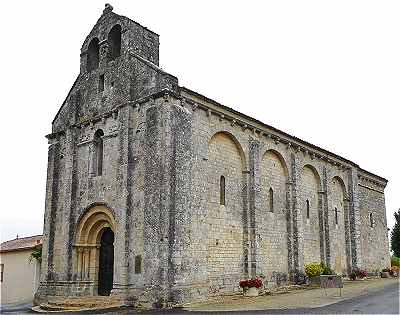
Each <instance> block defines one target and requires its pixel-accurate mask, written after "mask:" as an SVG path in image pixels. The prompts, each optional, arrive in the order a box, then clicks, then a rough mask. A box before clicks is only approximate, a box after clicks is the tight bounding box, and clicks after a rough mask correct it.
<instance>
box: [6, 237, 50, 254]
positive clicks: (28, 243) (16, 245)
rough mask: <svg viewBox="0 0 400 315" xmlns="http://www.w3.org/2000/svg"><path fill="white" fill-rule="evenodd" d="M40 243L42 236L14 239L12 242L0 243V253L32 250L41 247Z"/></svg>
mask: <svg viewBox="0 0 400 315" xmlns="http://www.w3.org/2000/svg"><path fill="white" fill-rule="evenodd" d="M42 243H43V235H34V236H28V237H21V238H16V239H14V240H10V241H6V242H3V243H1V245H0V253H5V252H14V251H20V250H28V249H34V248H36V247H38V246H42Z"/></svg>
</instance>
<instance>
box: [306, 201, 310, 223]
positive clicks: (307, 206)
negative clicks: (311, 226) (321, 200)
mask: <svg viewBox="0 0 400 315" xmlns="http://www.w3.org/2000/svg"><path fill="white" fill-rule="evenodd" d="M306 213H307V219H309V218H310V201H309V200H308V199H307V201H306Z"/></svg>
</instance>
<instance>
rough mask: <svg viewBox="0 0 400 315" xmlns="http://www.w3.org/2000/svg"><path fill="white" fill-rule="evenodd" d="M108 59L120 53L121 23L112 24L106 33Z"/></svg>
mask: <svg viewBox="0 0 400 315" xmlns="http://www.w3.org/2000/svg"><path fill="white" fill-rule="evenodd" d="M108 47H109V49H108V61H111V60H114V59H116V58H118V57H119V56H120V55H121V25H119V24H117V25H114V26H113V28H112V29H111V30H110V32H109V33H108Z"/></svg>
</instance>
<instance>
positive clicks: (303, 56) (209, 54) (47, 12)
mask: <svg viewBox="0 0 400 315" xmlns="http://www.w3.org/2000/svg"><path fill="white" fill-rule="evenodd" d="M111 4H112V5H113V6H114V12H116V13H118V14H122V15H125V16H128V17H130V18H131V19H133V20H135V21H137V22H139V23H140V24H142V25H144V26H146V27H148V28H150V29H151V30H153V31H154V32H156V33H158V34H160V36H161V37H160V65H161V67H162V68H163V69H164V70H166V71H167V72H170V73H171V74H173V75H176V76H177V77H178V78H179V82H180V85H181V86H186V87H188V88H190V89H193V90H195V91H198V92H199V93H201V94H203V95H205V96H207V97H210V98H212V99H214V100H216V101H218V102H220V103H222V104H224V105H226V106H229V107H232V108H233V109H235V110H237V111H240V112H243V113H245V114H247V115H249V116H252V117H254V118H256V119H258V120H261V121H263V122H265V123H267V124H269V125H272V126H274V127H276V128H279V129H281V130H283V131H285V132H287V133H289V134H292V135H295V136H297V137H299V138H302V139H304V140H306V141H308V142H311V143H313V144H315V145H318V146H320V147H322V148H324V149H327V150H329V151H332V152H334V153H336V154H338V155H341V156H343V157H345V158H347V159H350V160H352V161H354V162H356V163H358V164H359V165H360V166H361V167H362V168H364V169H366V170H368V171H371V172H373V173H376V174H378V175H380V176H383V177H385V178H387V179H388V180H389V184H388V186H387V188H386V207H387V217H388V225H389V227H392V225H393V222H394V218H393V212H394V211H395V210H397V209H398V208H399V207H400V167H399V163H400V156H399V153H400V149H399V145H400V128H399V123H398V122H399V109H398V108H399V106H400V102H399V101H400V93H399V92H400V89H399V87H400V40H399V35H400V18H399V16H400V1H365V0H363V1H349V0H346V1H338V0H336V1H321V0H320V1H282V0H280V1H250V0H247V1H216V0H214V1H205V0H202V1H196V2H195V1H173V0H168V1H149V0H146V1H116V0H114V1H113V2H112V3H111ZM0 5H1V13H2V14H1V19H0V23H1V25H0V26H1V28H0V29H1V37H0V40H1V49H0V54H1V55H0V61H1V68H0V69H1V70H0V71H1V72H0V73H1V76H0V80H1V120H0V121H1V123H0V128H1V130H0V132H1V155H0V158H1V163H0V167H1V169H0V171H1V172H0V174H1V175H0V176H1V177H0V178H1V181H0V183H1V187H0V188H1V194H0V196H1V200H0V201H1V203H0V215H1V217H0V222H1V241H4V240H7V239H11V238H15V237H16V235H17V234H18V235H19V236H20V237H22V236H28V235H33V234H40V233H41V232H42V226H43V213H44V199H45V180H46V164H47V140H46V139H45V137H44V136H45V135H46V134H48V133H50V132H51V121H52V120H53V118H54V116H55V114H56V113H57V111H58V109H59V107H60V106H61V104H62V102H63V100H64V99H65V97H66V96H67V93H68V91H69V89H70V87H71V85H72V84H73V82H74V80H75V78H76V76H77V75H78V73H79V54H80V48H81V45H82V43H83V40H84V39H85V37H86V35H87V34H89V32H90V30H91V28H92V27H93V25H94V24H95V23H96V21H97V19H98V18H99V16H100V15H101V13H102V10H103V8H104V1H82V0H81V1H63V2H61V1H16V0H13V1H2V3H1V4H0Z"/></svg>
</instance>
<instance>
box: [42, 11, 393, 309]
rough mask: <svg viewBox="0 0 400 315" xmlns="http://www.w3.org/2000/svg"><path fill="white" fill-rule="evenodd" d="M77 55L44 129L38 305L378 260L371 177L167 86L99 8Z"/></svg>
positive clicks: (381, 245)
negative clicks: (69, 82)
mask: <svg viewBox="0 0 400 315" xmlns="http://www.w3.org/2000/svg"><path fill="white" fill-rule="evenodd" d="M80 56H81V62H80V73H79V75H78V77H77V79H76V81H75V83H74V85H73V86H72V88H71V90H70V91H69V93H68V96H67V98H66V99H65V102H64V103H63V104H62V106H61V108H60V110H59V112H58V113H57V115H56V117H55V118H54V120H53V122H52V133H51V134H49V135H48V136H47V138H48V141H49V151H48V170H47V189H46V210H45V224H44V243H43V258H42V273H41V274H42V278H41V283H40V286H39V290H38V292H37V295H36V297H37V299H39V300H45V299H47V298H49V297H52V296H96V295H111V296H114V297H118V298H120V299H121V300H122V301H124V303H133V304H134V303H135V302H136V301H140V300H141V299H146V300H148V301H153V302H156V303H161V304H163V303H166V302H180V301H189V300H192V299H197V298H201V297H205V296H208V295H214V294H220V293H223V292H233V291H235V290H238V283H239V281H240V280H241V279H245V278H251V277H255V276H263V277H264V278H265V280H266V281H269V282H270V283H271V282H273V281H274V279H275V278H276V275H277V274H279V275H286V276H287V278H288V279H293V277H294V275H295V274H296V272H298V271H302V270H304V265H305V264H307V263H311V262H318V263H319V262H324V263H326V264H327V265H329V266H331V268H332V269H333V270H335V272H337V273H339V274H347V273H348V272H349V271H350V270H352V269H353V268H356V267H357V268H362V269H366V270H368V271H369V272H374V271H380V270H381V269H382V268H384V267H387V266H389V264H390V256H389V246H388V239H387V223H386V213H385V197H384V189H385V186H386V183H387V181H386V180H385V179H384V178H382V177H380V176H377V175H374V174H372V173H370V172H368V171H366V170H363V169H362V168H360V166H358V165H357V164H356V163H354V162H352V161H349V160H347V159H345V158H343V157H340V156H338V155H336V154H334V153H331V152H328V151H326V150H324V149H322V148H319V147H317V146H315V145H312V144H310V143H308V142H306V141H303V140H301V139H299V138H296V137H294V136H291V135H289V134H287V133H285V132H283V131H280V130H277V129H276V128H273V127H272V126H268V125H266V124H264V123H262V122H260V121H258V120H256V119H254V118H251V117H248V116H246V115H243V114H241V113H239V112H236V111H235V110H233V109H231V108H229V107H226V106H223V105H221V104H219V103H217V102H216V101H213V100H211V99H208V98H207V97H205V96H203V95H200V94H199V93H196V92H194V91H192V90H190V89H188V88H185V87H181V86H179V84H178V79H177V78H176V77H175V76H173V75H171V74H168V73H166V72H164V71H163V70H162V69H161V68H160V67H159V64H158V63H159V36H158V35H157V34H156V33H154V32H152V31H150V30H149V29H147V28H145V27H143V26H141V25H139V24H138V23H136V22H134V21H132V20H130V19H128V18H126V17H123V16H120V15H117V14H115V13H114V12H113V11H112V7H111V6H109V5H107V6H106V8H105V10H104V12H103V14H102V16H101V17H100V18H99V20H98V22H97V23H96V25H95V26H94V27H93V29H92V31H91V32H90V34H89V35H88V36H87V38H86V39H85V41H84V43H83V45H82V49H81V55H80ZM274 277H275V278H274Z"/></svg>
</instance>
